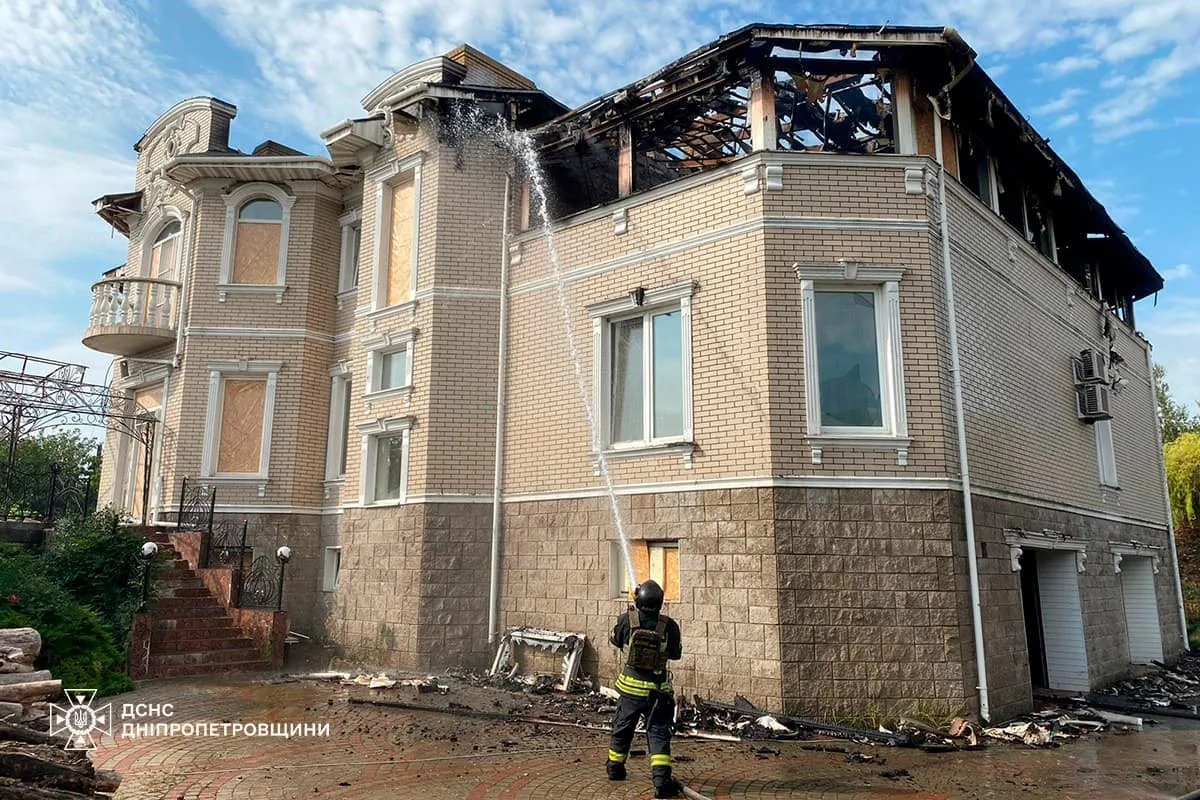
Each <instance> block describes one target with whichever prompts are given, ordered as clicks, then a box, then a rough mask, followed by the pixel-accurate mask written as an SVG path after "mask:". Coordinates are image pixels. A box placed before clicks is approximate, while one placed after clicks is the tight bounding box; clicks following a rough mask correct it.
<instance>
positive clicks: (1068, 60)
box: [1039, 56, 1100, 78]
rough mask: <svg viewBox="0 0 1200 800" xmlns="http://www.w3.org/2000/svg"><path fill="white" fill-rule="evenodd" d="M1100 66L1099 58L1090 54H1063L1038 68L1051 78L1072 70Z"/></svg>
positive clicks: (1059, 76)
mask: <svg viewBox="0 0 1200 800" xmlns="http://www.w3.org/2000/svg"><path fill="white" fill-rule="evenodd" d="M1098 66H1100V59H1098V58H1094V57H1092V56H1064V57H1062V58H1060V59H1058V60H1057V61H1052V62H1050V63H1048V64H1042V65H1041V66H1040V67H1039V69H1040V70H1041V71H1042V72H1043V73H1044V74H1046V75H1049V76H1050V77H1052V78H1061V77H1062V76H1064V75H1070V74H1071V73H1073V72H1080V71H1082V70H1088V69H1095V68H1096V67H1098Z"/></svg>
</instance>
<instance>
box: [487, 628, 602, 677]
mask: <svg viewBox="0 0 1200 800" xmlns="http://www.w3.org/2000/svg"><path fill="white" fill-rule="evenodd" d="M586 644H587V635H586V634H582V633H567V632H563V631H552V630H547V629H545V628H530V627H521V628H509V629H508V630H507V631H505V633H504V636H503V637H501V639H500V645H499V646H498V647H497V648H496V657H495V659H494V660H493V661H492V668H491V669H490V670H489V671H488V674H489V675H492V676H495V675H497V674H499V673H500V672H501V671H502V670H503V671H506V672H507V674H508V677H509V679H512V678H514V677H515V675H516V670H517V668H518V665H517V664H515V663H513V655H514V652H513V651H514V648H515V647H517V646H526V647H536V648H539V649H542V650H553V651H558V650H564V651H565V653H564V654H563V659H562V680H561V682H559V683H558V685H557V687H553V686H551V687H549V688H546V684H545V682H544V681H541V680H539V677H540V676H537V677H535V679H534V683H533V685H534V686H535V689H536V690H538V691H541V690H545V691H549V690H550V689H552V688H557V689H558V690H559V691H563V692H569V691H571V690H572V689H573V688H574V686H575V684H576V681H577V680H578V679H579V664H580V660H581V659H582V658H583V649H584V646H585V645H586Z"/></svg>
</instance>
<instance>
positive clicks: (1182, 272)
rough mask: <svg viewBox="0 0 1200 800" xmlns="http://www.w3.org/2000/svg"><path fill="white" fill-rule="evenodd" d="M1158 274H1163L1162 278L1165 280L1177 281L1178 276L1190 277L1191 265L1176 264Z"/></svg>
mask: <svg viewBox="0 0 1200 800" xmlns="http://www.w3.org/2000/svg"><path fill="white" fill-rule="evenodd" d="M1160 274H1161V275H1162V276H1163V280H1165V281H1177V280H1179V279H1180V278H1187V277H1190V276H1191V274H1192V267H1191V265H1190V264H1176V265H1175V266H1173V267H1171V268H1170V269H1164V270H1163V271H1162V272H1161V273H1160Z"/></svg>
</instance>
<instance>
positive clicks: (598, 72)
mask: <svg viewBox="0 0 1200 800" xmlns="http://www.w3.org/2000/svg"><path fill="white" fill-rule="evenodd" d="M192 3H193V4H194V5H195V6H196V7H197V9H198V10H199V11H200V12H201V13H202V14H204V15H205V16H207V17H208V18H209V19H210V20H211V21H212V22H213V24H214V25H215V26H216V27H217V28H218V29H219V30H220V31H222V33H223V34H224V35H225V36H226V37H227V38H229V39H230V40H231V41H232V42H234V43H236V44H237V45H239V46H241V47H243V48H245V49H246V50H247V52H249V53H250V54H251V55H252V56H253V57H254V59H255V62H256V63H257V65H258V67H259V69H260V70H261V73H262V77H263V80H264V81H265V83H266V85H267V91H265V92H264V93H263V95H262V97H260V98H259V99H258V102H265V103H270V104H272V105H274V106H275V109H274V111H275V112H276V113H280V114H286V115H288V116H289V117H291V118H292V119H295V120H297V121H298V122H299V123H300V125H301V126H302V127H303V129H304V130H306V131H314V132H315V131H318V130H322V129H323V128H325V127H327V126H328V125H330V124H332V123H333V122H336V121H337V120H338V119H341V118H343V117H345V116H347V115H352V114H356V113H361V108H359V105H358V101H359V100H360V99H361V98H362V97H363V96H364V95H366V93H367V92H368V91H369V90H370V89H371V88H373V87H374V86H375V85H376V84H378V83H379V82H380V81H381V80H383V79H384V78H386V77H387V76H388V75H390V74H391V73H393V72H395V71H396V70H398V69H400V68H402V67H404V66H406V65H408V64H410V63H412V62H413V61H416V60H419V59H421V58H427V57H430V56H433V55H436V54H439V53H443V52H446V51H447V50H449V49H451V48H453V47H455V46H457V45H459V44H461V43H463V42H469V43H470V44H472V45H474V46H476V47H479V48H480V49H482V50H485V51H486V52H488V53H489V54H490V55H492V56H494V57H496V58H498V59H500V60H501V61H503V62H505V63H506V64H508V65H509V66H511V67H512V68H513V69H516V70H518V71H520V72H522V73H524V74H525V75H526V76H527V77H529V78H530V79H531V80H533V81H535V82H536V83H537V84H538V86H539V87H541V88H542V89H544V90H546V91H548V92H550V93H551V94H554V95H555V96H557V97H559V99H561V100H563V101H564V102H567V103H569V104H574V103H579V102H582V101H585V100H587V99H590V98H591V97H593V96H595V95H599V94H602V93H604V92H607V91H609V90H611V89H614V88H617V87H618V86H620V85H622V84H624V83H627V82H629V81H631V80H634V79H636V78H638V77H640V76H642V75H644V74H646V73H648V72H651V71H653V70H654V69H656V68H658V67H659V66H662V65H663V64H665V63H667V62H669V61H671V60H672V59H674V58H677V57H678V56H680V55H681V54H683V53H685V52H687V51H688V50H690V49H692V48H694V47H696V46H697V45H699V44H702V43H704V42H705V41H706V40H708V39H710V38H715V37H716V36H718V35H720V34H721V33H723V32H725V30H726V27H725V26H727V25H738V24H741V20H739V19H730V18H728V17H727V16H726V15H724V14H712V13H710V12H714V11H722V10H723V9H724V7H725V6H726V5H727V3H726V0H701V2H698V3H688V2H685V0H665V2H662V3H659V4H657V5H656V6H655V8H654V21H653V24H647V22H646V7H645V6H644V5H642V4H640V3H638V2H636V0H614V1H613V2H609V3H573V4H570V5H569V6H562V5H560V4H557V3H550V2H548V0H518V2H510V3H498V2H494V0H460V2H455V3H442V2H439V1H438V0H353V2H351V3H348V4H346V5H344V6H342V7H338V8H330V7H328V6H326V5H324V4H322V3H318V2H315V0H294V2H290V3H286V4H280V3H277V2H273V1H272V0H192ZM737 13H738V14H740V13H742V12H740V11H738V12H737Z"/></svg>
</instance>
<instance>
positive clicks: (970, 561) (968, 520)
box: [929, 97, 991, 722]
mask: <svg viewBox="0 0 1200 800" xmlns="http://www.w3.org/2000/svg"><path fill="white" fill-rule="evenodd" d="M929 102H930V104H931V105H932V106H933V110H934V112H935V114H934V126H933V142H934V148H935V149H936V151H937V163H938V225H939V227H940V228H941V233H942V280H943V281H944V282H945V284H946V324H947V326H948V327H949V329H950V336H949V344H950V380H951V383H952V384H953V387H954V425H955V428H956V432H957V435H958V465H959V473H960V474H961V482H962V497H963V526H964V527H965V528H966V530H967V571H968V574H969V576H970V582H971V622H972V627H973V628H974V632H975V664H976V672H977V673H978V675H979V686H978V689H979V716H980V718H981V719H982V720H983V721H984V722H988V721H990V720H991V707H990V705H989V704H988V679H987V658H986V655H985V653H984V648H983V614H982V610H981V608H982V607H981V605H980V602H979V565H978V564H977V563H976V562H975V558H976V556H975V553H976V544H975V512H974V509H973V508H972V504H971V470H970V466H969V465H968V462H967V423H966V417H965V415H964V412H963V390H962V368H961V366H960V364H959V358H958V318H957V315H956V313H955V310H954V271H953V270H952V269H951V267H950V224H949V222H948V221H947V218H946V163H945V161H944V160H943V154H942V119H943V115H942V111H941V105H940V104H939V102H938V100H937V99H936V98H934V97H930V98H929Z"/></svg>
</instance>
